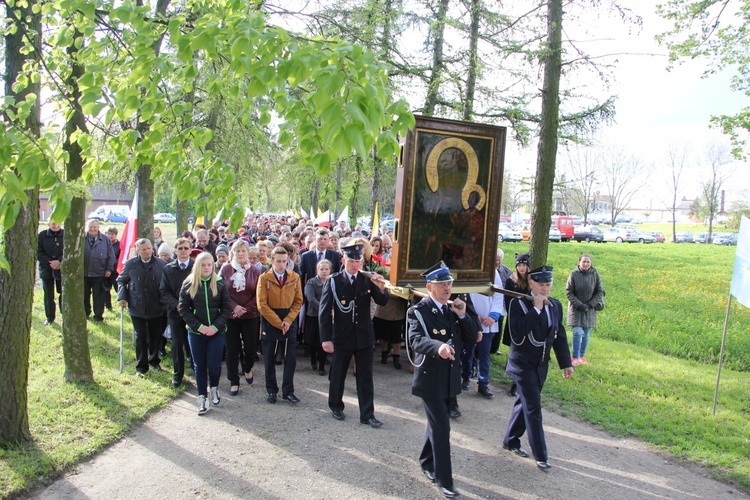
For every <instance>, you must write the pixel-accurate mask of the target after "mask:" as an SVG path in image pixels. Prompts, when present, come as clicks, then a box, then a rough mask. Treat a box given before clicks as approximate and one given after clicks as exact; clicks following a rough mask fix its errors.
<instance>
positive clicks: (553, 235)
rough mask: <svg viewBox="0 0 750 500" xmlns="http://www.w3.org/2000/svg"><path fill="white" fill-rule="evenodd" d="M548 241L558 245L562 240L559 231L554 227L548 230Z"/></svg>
mask: <svg viewBox="0 0 750 500" xmlns="http://www.w3.org/2000/svg"><path fill="white" fill-rule="evenodd" d="M549 240H550V241H556V242H557V243H560V241H561V240H562V233H560V230H559V229H557V228H556V227H551V228H549Z"/></svg>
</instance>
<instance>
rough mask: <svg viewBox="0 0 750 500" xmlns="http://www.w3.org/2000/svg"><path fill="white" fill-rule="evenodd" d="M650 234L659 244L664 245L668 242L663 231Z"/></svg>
mask: <svg viewBox="0 0 750 500" xmlns="http://www.w3.org/2000/svg"><path fill="white" fill-rule="evenodd" d="M649 234H650V235H651V236H653V237H654V238H656V242H657V243H664V242H665V241H666V240H667V238H666V236H664V233H662V232H661V231H654V232H652V233H649Z"/></svg>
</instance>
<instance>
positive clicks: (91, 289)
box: [83, 276, 105, 321]
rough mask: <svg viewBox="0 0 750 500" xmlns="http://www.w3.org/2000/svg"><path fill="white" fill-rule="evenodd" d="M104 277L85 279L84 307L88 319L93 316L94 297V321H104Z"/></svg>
mask: <svg viewBox="0 0 750 500" xmlns="http://www.w3.org/2000/svg"><path fill="white" fill-rule="evenodd" d="M104 279H105V278H104V276H99V277H97V278H92V277H84V278H83V306H84V308H85V310H86V317H89V316H91V300H92V295H93V301H94V319H97V320H100V321H101V320H103V319H104V286H103V284H102V282H103V281H104Z"/></svg>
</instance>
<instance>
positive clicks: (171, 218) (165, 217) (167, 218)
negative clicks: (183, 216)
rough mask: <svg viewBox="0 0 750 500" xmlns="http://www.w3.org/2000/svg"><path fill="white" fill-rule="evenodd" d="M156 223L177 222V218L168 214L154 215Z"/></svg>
mask: <svg viewBox="0 0 750 500" xmlns="http://www.w3.org/2000/svg"><path fill="white" fill-rule="evenodd" d="M154 222H162V223H165V222H177V218H176V217H175V216H174V215H172V214H168V213H160V214H154Z"/></svg>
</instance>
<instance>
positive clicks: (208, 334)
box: [180, 252, 232, 415]
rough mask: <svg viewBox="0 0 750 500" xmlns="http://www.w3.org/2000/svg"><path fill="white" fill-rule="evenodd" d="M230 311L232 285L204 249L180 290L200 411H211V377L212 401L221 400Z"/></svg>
mask: <svg viewBox="0 0 750 500" xmlns="http://www.w3.org/2000/svg"><path fill="white" fill-rule="evenodd" d="M230 314H232V303H231V301H230V299H229V289H228V288H227V286H226V285H225V283H224V281H223V280H222V279H221V278H220V277H218V276H217V275H216V273H215V272H214V258H213V257H212V256H211V254H210V253H208V252H202V253H200V254H199V255H198V256H197V257H196V258H195V264H194V265H193V272H192V274H191V275H190V276H188V277H187V278H186V279H185V282H184V283H183V285H182V290H180V316H182V319H183V320H184V321H185V324H186V325H187V330H188V342H189V343H190V352H191V353H192V355H193V365H194V366H195V384H196V385H197V386H198V415H204V414H205V413H206V412H207V411H208V400H207V396H208V391H207V390H206V383H207V379H208V383H209V384H210V385H211V404H213V405H214V406H216V405H218V404H219V402H220V401H221V396H220V395H219V379H220V378H221V356H222V354H224V335H225V332H226V329H227V320H229V315H230ZM207 375H208V376H207Z"/></svg>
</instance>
